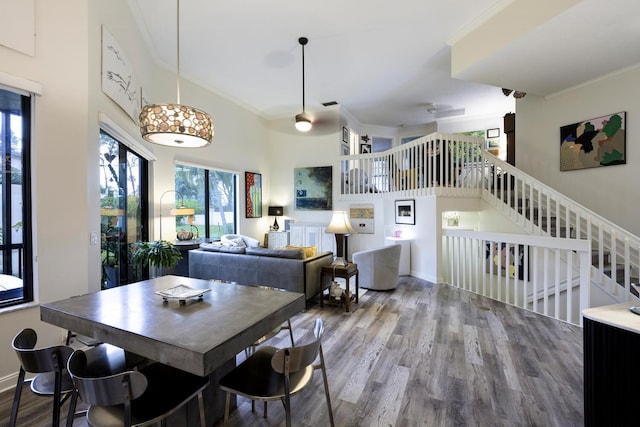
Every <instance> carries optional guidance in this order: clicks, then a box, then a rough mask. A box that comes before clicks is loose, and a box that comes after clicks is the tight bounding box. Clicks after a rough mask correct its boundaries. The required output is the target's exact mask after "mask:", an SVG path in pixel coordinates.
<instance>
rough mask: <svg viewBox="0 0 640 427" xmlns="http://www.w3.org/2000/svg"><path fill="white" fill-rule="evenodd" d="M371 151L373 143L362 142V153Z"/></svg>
mask: <svg viewBox="0 0 640 427" xmlns="http://www.w3.org/2000/svg"><path fill="white" fill-rule="evenodd" d="M369 153H371V144H366V143H361V144H360V154H369Z"/></svg>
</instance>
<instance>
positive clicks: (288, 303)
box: [40, 276, 305, 426]
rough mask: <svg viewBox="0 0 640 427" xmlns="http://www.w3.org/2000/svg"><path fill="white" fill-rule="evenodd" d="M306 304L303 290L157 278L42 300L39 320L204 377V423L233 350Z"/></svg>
mask: <svg viewBox="0 0 640 427" xmlns="http://www.w3.org/2000/svg"><path fill="white" fill-rule="evenodd" d="M180 285H182V286H186V287H188V288H189V289H194V290H198V291H194V293H195V292H199V291H202V292H204V293H202V296H201V297H193V298H184V299H182V300H180V299H174V298H167V299H166V300H165V299H164V298H163V297H162V296H161V295H159V294H157V292H158V291H163V290H167V289H171V288H175V287H176V286H180ZM304 308H305V297H304V294H302V293H296V292H285V291H279V290H273V289H271V288H265V287H261V286H245V285H237V284H235V283H230V282H219V281H210V280H201V279H192V278H187V277H180V276H163V277H158V278H155V279H150V280H145V281H142V282H137V283H132V284H129V285H125V286H120V287H116V288H111V289H106V290H103V291H100V292H95V293H91V294H85V295H80V296H75V297H71V298H68V299H65V300H61V301H55V302H52V303H46V304H42V305H41V306H40V317H41V319H42V321H44V322H47V323H50V324H53V325H56V326H59V327H61V328H64V329H67V330H72V331H75V332H77V333H80V334H83V335H87V336H90V337H93V338H95V339H97V340H99V341H102V342H106V343H109V344H113V345H116V346H118V347H121V348H123V349H125V350H127V351H129V352H131V353H134V354H136V355H139V356H143V357H146V358H148V359H150V360H153V361H157V362H161V363H165V364H167V365H171V366H174V367H176V368H179V369H182V370H184V371H188V372H191V373H193V374H196V375H201V376H208V377H209V378H210V380H211V387H209V389H208V390H207V391H206V392H205V396H204V398H205V416H206V422H207V425H209V426H211V425H213V424H215V422H216V421H218V420H219V419H220V417H221V415H222V414H223V411H224V398H223V394H222V393H221V392H220V390H219V389H218V386H217V383H218V379H219V378H221V377H222V376H223V375H224V374H226V372H228V371H229V370H231V369H233V367H234V366H235V356H236V354H238V353H240V352H241V351H243V350H244V349H245V348H247V347H249V346H250V345H251V344H252V343H253V342H255V341H256V340H257V339H258V338H260V337H262V336H264V335H266V334H267V333H268V332H270V331H272V330H273V329H275V328H276V327H278V326H279V325H281V324H282V323H284V322H286V321H287V319H289V318H290V317H292V316H293V315H295V314H296V313H298V312H300V311H301V310H303V309H304Z"/></svg>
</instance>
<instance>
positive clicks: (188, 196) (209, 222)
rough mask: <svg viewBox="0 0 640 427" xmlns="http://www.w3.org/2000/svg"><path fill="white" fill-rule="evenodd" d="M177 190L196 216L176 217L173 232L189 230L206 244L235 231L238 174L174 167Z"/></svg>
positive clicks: (182, 166) (189, 167) (192, 167)
mask: <svg viewBox="0 0 640 427" xmlns="http://www.w3.org/2000/svg"><path fill="white" fill-rule="evenodd" d="M175 176H176V191H177V192H178V193H179V194H180V195H181V196H182V199H183V203H184V205H185V206H186V207H189V208H194V209H195V212H196V214H195V217H193V218H190V217H180V216H177V217H176V230H177V231H179V230H191V231H193V233H194V235H197V236H198V237H200V238H204V239H205V240H207V241H213V240H219V239H220V236H222V235H223V234H233V233H235V232H236V230H237V221H238V215H237V210H238V209H237V204H238V203H237V197H236V192H237V187H238V175H237V174H235V173H232V172H226V171H221V170H215V169H204V168H199V167H195V166H187V165H180V164H179V165H176V174H175Z"/></svg>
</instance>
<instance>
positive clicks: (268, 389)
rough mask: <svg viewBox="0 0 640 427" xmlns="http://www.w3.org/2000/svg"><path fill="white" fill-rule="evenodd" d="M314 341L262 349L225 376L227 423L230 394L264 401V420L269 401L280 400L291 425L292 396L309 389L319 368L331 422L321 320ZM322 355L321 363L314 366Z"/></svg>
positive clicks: (223, 381) (318, 322) (223, 384)
mask: <svg viewBox="0 0 640 427" xmlns="http://www.w3.org/2000/svg"><path fill="white" fill-rule="evenodd" d="M313 333H314V336H315V340H314V341H313V342H311V343H309V344H306V345H302V346H298V347H287V348H282V349H277V348H275V347H270V346H264V347H261V348H259V349H258V350H257V351H256V352H255V353H253V354H252V355H251V356H250V357H249V358H247V359H246V360H245V361H244V362H242V363H241V364H240V365H238V366H237V367H236V368H234V369H233V370H232V371H231V372H229V373H228V374H227V375H225V376H224V377H223V378H222V379H221V380H220V382H219V385H220V389H221V390H223V391H226V392H227V396H226V401H225V411H224V424H225V425H227V423H228V422H229V409H230V405H231V395H232V394H235V395H239V396H244V397H246V398H248V399H251V400H252V401H255V400H259V401H263V402H265V406H264V417H265V418H266V417H267V406H266V402H270V401H276V400H280V401H282V403H283V405H284V408H285V416H286V424H287V427H290V426H291V400H290V398H291V396H293V395H294V394H296V393H298V392H299V391H300V390H302V389H303V388H304V387H305V386H307V385H308V384H309V383H310V382H311V380H312V378H313V371H314V370H316V369H320V370H321V371H322V379H323V381H324V392H325V397H326V400H327V407H328V408H329V421H330V423H331V426H333V425H334V422H333V411H332V409H331V397H330V396H329V383H328V381H327V371H326V368H325V363H324V354H323V353H322V344H321V339H322V335H323V333H324V324H323V322H322V319H316V321H315V325H314V331H313ZM318 356H320V363H319V364H317V365H314V362H315V360H316V359H317V358H318Z"/></svg>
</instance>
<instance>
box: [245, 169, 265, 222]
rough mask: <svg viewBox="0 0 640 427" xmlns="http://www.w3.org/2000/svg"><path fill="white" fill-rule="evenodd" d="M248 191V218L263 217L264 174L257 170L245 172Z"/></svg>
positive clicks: (246, 189)
mask: <svg viewBox="0 0 640 427" xmlns="http://www.w3.org/2000/svg"><path fill="white" fill-rule="evenodd" d="M244 185H245V191H246V205H247V212H246V215H245V216H246V218H260V217H262V175H261V174H259V173H255V172H245V173H244Z"/></svg>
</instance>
